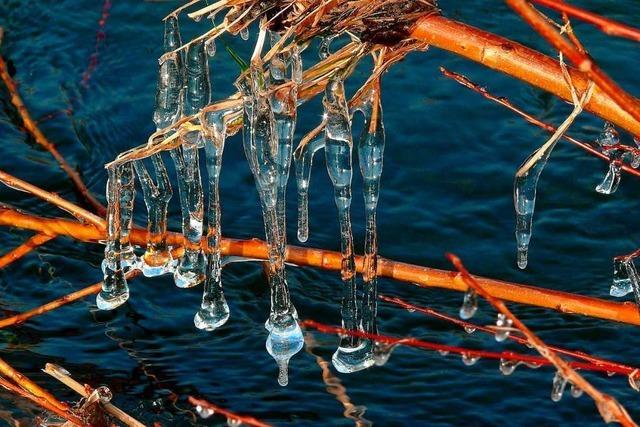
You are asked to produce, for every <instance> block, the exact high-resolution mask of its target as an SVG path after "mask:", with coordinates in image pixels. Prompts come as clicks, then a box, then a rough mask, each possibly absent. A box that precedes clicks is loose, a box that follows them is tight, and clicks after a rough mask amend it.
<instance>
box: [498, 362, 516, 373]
mask: <svg viewBox="0 0 640 427" xmlns="http://www.w3.org/2000/svg"><path fill="white" fill-rule="evenodd" d="M519 364H520V362H518V361H517V360H508V359H500V372H502V375H511V374H513V372H514V371H515V370H516V368H517V367H518V365H519Z"/></svg>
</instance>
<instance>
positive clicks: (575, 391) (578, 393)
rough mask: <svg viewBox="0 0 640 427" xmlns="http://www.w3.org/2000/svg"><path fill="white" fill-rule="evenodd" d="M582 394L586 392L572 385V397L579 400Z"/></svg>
mask: <svg viewBox="0 0 640 427" xmlns="http://www.w3.org/2000/svg"><path fill="white" fill-rule="evenodd" d="M582 393H584V390H582V389H581V388H580V387H578V386H576V385H575V384H571V397H573V398H575V399H577V398H579V397H580V396H582Z"/></svg>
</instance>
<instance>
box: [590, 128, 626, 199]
mask: <svg viewBox="0 0 640 427" xmlns="http://www.w3.org/2000/svg"><path fill="white" fill-rule="evenodd" d="M596 143H597V144H598V145H599V146H600V149H601V150H602V152H603V153H604V154H606V155H608V156H609V157H610V158H611V160H612V161H611V162H610V163H609V170H608V171H607V174H606V175H605V177H604V179H603V180H602V182H601V183H600V184H599V185H598V186H597V187H596V191H597V192H598V193H602V194H613V193H615V191H616V190H617V189H618V185H620V163H619V162H618V161H617V160H619V159H620V158H621V157H622V156H621V154H620V153H619V152H618V149H617V148H616V146H617V145H618V144H619V143H620V136H619V134H618V131H617V130H616V128H615V127H614V126H613V125H612V124H611V123H609V122H605V124H604V128H603V130H602V133H601V134H600V136H599V137H598V139H596Z"/></svg>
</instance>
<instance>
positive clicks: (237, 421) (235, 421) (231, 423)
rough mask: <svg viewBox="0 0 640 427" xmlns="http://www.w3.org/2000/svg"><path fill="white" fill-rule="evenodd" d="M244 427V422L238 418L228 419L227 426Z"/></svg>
mask: <svg viewBox="0 0 640 427" xmlns="http://www.w3.org/2000/svg"><path fill="white" fill-rule="evenodd" d="M241 425H242V420H240V419H238V418H227V426H229V427H238V426H241Z"/></svg>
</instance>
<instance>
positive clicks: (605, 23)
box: [529, 0, 640, 42]
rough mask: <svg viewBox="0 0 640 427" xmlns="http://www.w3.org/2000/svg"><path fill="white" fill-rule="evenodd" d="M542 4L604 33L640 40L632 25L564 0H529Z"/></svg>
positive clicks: (638, 33) (637, 30)
mask: <svg viewBox="0 0 640 427" xmlns="http://www.w3.org/2000/svg"><path fill="white" fill-rule="evenodd" d="M529 1H531V2H532V3H537V4H539V5H541V6H544V7H548V8H549V9H552V10H555V11H556V12H560V13H566V14H567V15H569V16H572V17H574V18H577V19H579V20H581V21H584V22H587V23H589V24H591V25H593V26H595V27H596V28H598V29H599V30H600V31H602V32H603V33H605V34H607V35H610V36H617V37H623V38H627V39H630V40H634V41H637V42H640V30H639V29H637V28H635V27H632V26H630V25H626V24H623V23H621V22H618V21H615V20H613V19H609V18H605V17H603V16H600V15H598V14H596V13H593V12H589V11H588V10H585V9H582V8H579V7H577V6H573V5H571V4H569V3H566V2H564V1H562V0H529Z"/></svg>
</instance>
